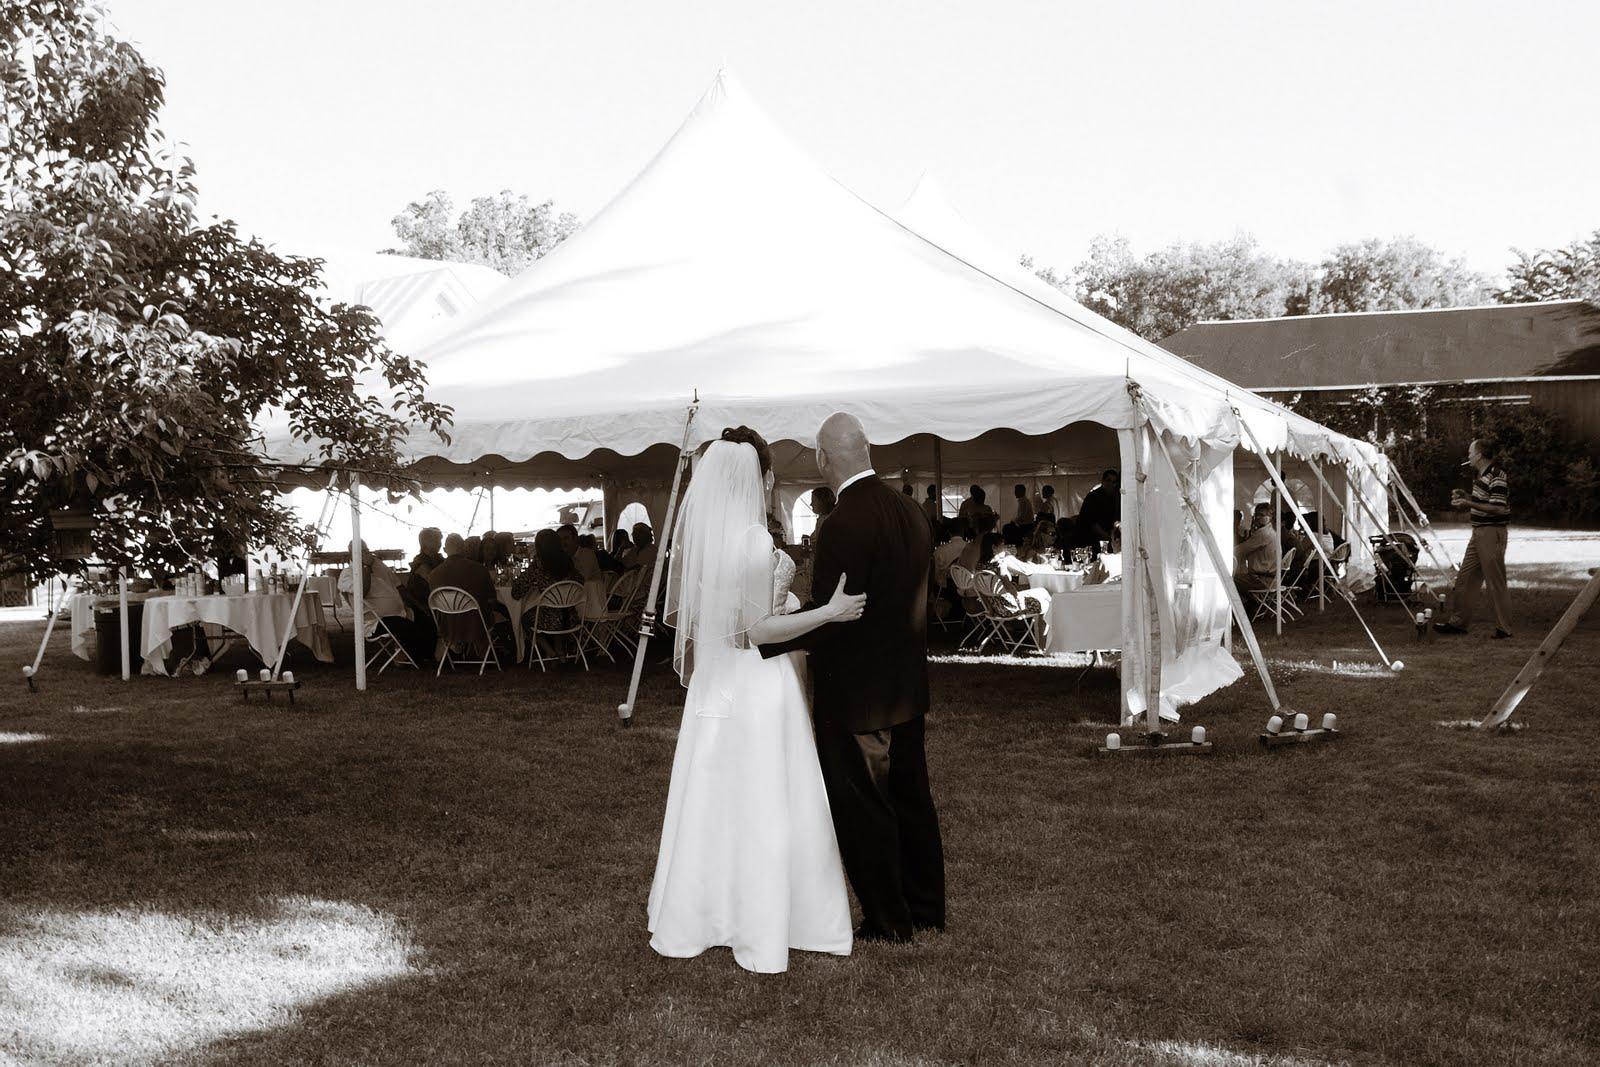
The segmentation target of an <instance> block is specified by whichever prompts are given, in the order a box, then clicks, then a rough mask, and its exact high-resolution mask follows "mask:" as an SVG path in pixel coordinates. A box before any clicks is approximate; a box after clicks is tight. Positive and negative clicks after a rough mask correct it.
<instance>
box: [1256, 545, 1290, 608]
mask: <svg viewBox="0 0 1600 1067" xmlns="http://www.w3.org/2000/svg"><path fill="white" fill-rule="evenodd" d="M1295 553H1296V550H1295V549H1292V548H1291V549H1290V550H1289V551H1287V552H1285V553H1284V554H1283V559H1282V561H1281V562H1280V564H1279V566H1278V573H1277V574H1276V575H1275V576H1274V577H1273V579H1272V584H1271V585H1269V586H1266V587H1264V588H1261V589H1252V590H1251V591H1250V595H1251V596H1252V597H1254V598H1255V602H1256V610H1255V613H1254V614H1253V615H1251V616H1250V618H1251V619H1259V618H1261V617H1262V616H1263V615H1265V616H1267V617H1268V618H1272V619H1278V620H1281V621H1282V622H1291V621H1293V620H1294V619H1295V618H1296V617H1297V616H1299V615H1300V614H1302V612H1301V609H1300V605H1299V603H1297V602H1296V600H1295V587H1294V585H1293V584H1291V583H1290V582H1289V581H1288V575H1289V574H1290V573H1291V571H1292V568H1293V567H1294V560H1295ZM1280 594H1281V596H1280ZM1280 605H1281V608H1280Z"/></svg>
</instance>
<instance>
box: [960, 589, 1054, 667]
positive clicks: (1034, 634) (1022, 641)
mask: <svg viewBox="0 0 1600 1067" xmlns="http://www.w3.org/2000/svg"><path fill="white" fill-rule="evenodd" d="M973 584H974V585H976V586H977V589H978V599H979V600H981V601H983V607H984V615H985V617H986V618H988V619H989V620H990V622H991V623H992V624H993V627H994V629H993V631H992V632H991V633H990V634H989V636H988V637H986V638H984V641H983V644H982V645H979V646H978V651H979V652H982V651H983V649H984V645H987V644H988V643H989V641H990V640H991V639H993V638H996V637H998V638H999V639H1000V647H1001V648H1004V649H1005V650H1006V652H1007V653H1008V654H1009V655H1013V656H1015V655H1016V654H1017V653H1018V652H1021V651H1023V650H1024V649H1032V650H1033V651H1034V652H1043V651H1044V646H1042V645H1040V644H1039V632H1038V626H1037V624H1039V623H1041V622H1042V621H1043V619H1044V609H1043V608H1041V607H1040V606H1039V605H1038V603H1037V602H1035V601H1032V600H1028V599H1025V598H1023V597H1019V596H1017V595H1016V594H1015V593H1013V592H1010V591H1009V590H1007V589H1006V587H1005V586H1004V585H1003V584H1002V583H1001V581H1000V576H999V575H998V574H995V573H994V572H992V571H979V572H978V573H977V574H975V575H974V576H973ZM1019 625H1020V627H1021V630H1020V632H1017V627H1018V626H1019Z"/></svg>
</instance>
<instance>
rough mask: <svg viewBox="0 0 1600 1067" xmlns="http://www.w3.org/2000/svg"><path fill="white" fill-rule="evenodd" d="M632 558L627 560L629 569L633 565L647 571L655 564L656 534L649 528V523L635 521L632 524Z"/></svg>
mask: <svg viewBox="0 0 1600 1067" xmlns="http://www.w3.org/2000/svg"><path fill="white" fill-rule="evenodd" d="M633 543H634V546H635V548H634V551H633V558H632V559H630V560H629V561H628V567H629V569H630V570H631V569H633V568H635V567H637V568H639V569H641V570H644V571H649V570H650V569H651V568H652V567H654V566H655V565H656V535H655V532H654V531H652V530H651V529H650V524H649V523H645V522H636V523H634V524H633Z"/></svg>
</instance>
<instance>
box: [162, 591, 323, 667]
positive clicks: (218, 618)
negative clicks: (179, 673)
mask: <svg viewBox="0 0 1600 1067" xmlns="http://www.w3.org/2000/svg"><path fill="white" fill-rule="evenodd" d="M294 598H295V594H293V593H240V594H233V595H214V596H162V597H152V598H151V599H149V600H146V601H145V604H144V627H143V633H142V634H141V639H140V642H139V647H140V649H141V651H142V652H143V653H144V667H143V668H142V671H141V673H144V674H163V675H164V674H166V673H167V664H166V657H167V654H168V653H169V652H170V651H171V650H172V631H173V630H175V629H177V628H179V627H182V626H189V625H192V624H194V623H200V624H202V625H211V626H220V627H222V628H224V629H227V630H231V631H233V632H234V633H236V634H238V635H239V636H241V637H243V638H244V639H245V642H246V643H247V644H249V646H250V648H251V650H252V651H253V652H255V654H256V655H257V656H259V657H261V661H262V662H263V663H267V664H270V663H272V662H273V661H274V660H275V659H276V658H277V656H278V649H279V647H281V645H282V644H283V635H284V633H285V632H287V631H288V629H289V627H290V623H291V619H290V612H291V610H293V606H294ZM292 622H293V626H294V637H295V638H296V639H297V640H298V641H299V642H300V643H301V644H302V645H305V646H306V647H307V648H308V649H310V650H311V654H312V655H313V656H315V657H316V658H317V659H319V660H321V661H322V662H323V663H332V662H333V650H332V648H331V647H330V646H329V644H328V629H327V626H326V624H325V623H324V622H323V618H322V600H321V597H319V596H318V595H317V592H316V591H315V590H313V589H309V588H308V589H307V590H306V591H305V594H304V595H303V596H302V597H301V599H300V608H299V610H298V611H296V612H295V614H294V617H293V619H292Z"/></svg>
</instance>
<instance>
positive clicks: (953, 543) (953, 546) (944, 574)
mask: <svg viewBox="0 0 1600 1067" xmlns="http://www.w3.org/2000/svg"><path fill="white" fill-rule="evenodd" d="M958 532H959V533H960V534H961V536H956V535H957V533H958ZM935 538H936V542H937V543H936V544H935V545H934V546H933V577H934V581H936V582H937V583H938V584H940V585H943V584H944V582H945V580H946V579H948V578H949V577H950V564H952V563H954V562H955V561H956V560H958V559H960V558H961V553H962V551H964V550H965V549H966V547H967V538H966V536H965V531H964V530H963V531H957V529H956V524H955V523H954V522H941V523H940V524H939V525H938V527H937V531H936V533H935Z"/></svg>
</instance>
